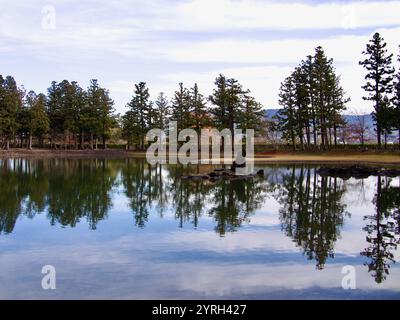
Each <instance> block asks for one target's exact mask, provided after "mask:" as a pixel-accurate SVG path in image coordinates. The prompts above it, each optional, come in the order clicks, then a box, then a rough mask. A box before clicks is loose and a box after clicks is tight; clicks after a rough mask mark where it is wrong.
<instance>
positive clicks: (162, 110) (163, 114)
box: [154, 92, 171, 132]
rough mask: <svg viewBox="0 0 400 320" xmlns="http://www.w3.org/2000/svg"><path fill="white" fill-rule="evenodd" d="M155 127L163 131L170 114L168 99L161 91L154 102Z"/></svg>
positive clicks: (165, 128)
mask: <svg viewBox="0 0 400 320" xmlns="http://www.w3.org/2000/svg"><path fill="white" fill-rule="evenodd" d="M155 105H156V108H155V124H154V125H155V127H156V128H158V129H161V130H163V131H164V132H165V131H166V130H167V128H168V121H169V118H170V116H171V107H170V105H169V101H168V99H167V97H166V96H165V94H164V93H163V92H160V94H159V95H158V97H157V100H156V102H155Z"/></svg>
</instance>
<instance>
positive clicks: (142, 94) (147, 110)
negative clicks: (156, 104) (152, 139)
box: [123, 82, 152, 150]
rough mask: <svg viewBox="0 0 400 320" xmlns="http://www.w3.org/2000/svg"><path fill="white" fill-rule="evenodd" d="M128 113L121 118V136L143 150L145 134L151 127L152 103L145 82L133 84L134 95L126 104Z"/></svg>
mask: <svg viewBox="0 0 400 320" xmlns="http://www.w3.org/2000/svg"><path fill="white" fill-rule="evenodd" d="M127 107H128V108H129V111H128V112H127V114H126V115H125V116H124V117H123V134H124V137H125V138H126V139H127V140H128V141H129V142H136V143H137V144H138V146H139V149H140V150H144V147H145V137H146V132H147V130H148V129H149V127H150V125H151V122H152V121H151V114H152V103H151V102H150V93H149V89H148V88H147V87H146V83H145V82H140V83H138V84H135V95H134V96H133V98H132V100H131V101H130V102H129V103H128V105H127Z"/></svg>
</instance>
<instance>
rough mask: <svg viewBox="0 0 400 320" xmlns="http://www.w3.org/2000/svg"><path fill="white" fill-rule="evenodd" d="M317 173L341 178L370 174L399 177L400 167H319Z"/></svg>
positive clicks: (360, 177) (364, 177)
mask: <svg viewBox="0 0 400 320" xmlns="http://www.w3.org/2000/svg"><path fill="white" fill-rule="evenodd" d="M317 172H318V174H319V175H320V176H322V177H337V178H342V179H350V178H356V179H366V178H368V177H371V176H375V177H399V176H400V169H382V168H373V167H367V166H350V167H321V168H320V169H318V171H317Z"/></svg>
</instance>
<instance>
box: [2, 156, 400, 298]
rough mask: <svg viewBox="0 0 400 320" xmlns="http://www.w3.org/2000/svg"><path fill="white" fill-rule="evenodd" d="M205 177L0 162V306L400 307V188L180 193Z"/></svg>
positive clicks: (236, 185) (293, 186) (322, 186)
mask: <svg viewBox="0 0 400 320" xmlns="http://www.w3.org/2000/svg"><path fill="white" fill-rule="evenodd" d="M210 169H211V168H210V167H182V166H177V165H175V166H172V165H171V166H168V165H163V166H160V165H159V166H150V165H148V164H147V163H146V162H144V161H143V160H138V159H120V160H106V159H84V160H72V159H50V160H26V159H13V160H0V299H323V298H326V299H343V298H344V299H365V298H367V299H389V298H390V299H392V298H395V299H398V298H400V268H399V266H398V264H396V261H399V260H400V259H399V253H400V251H399V250H398V249H397V244H398V243H399V241H400V210H399V208H400V178H386V177H371V178H368V179H363V180H361V179H359V180H356V179H348V180H342V179H339V178H329V177H321V176H319V175H318V173H317V169H318V166H315V165H308V164H295V165H294V164H293V165H292V164H290V165H289V164H286V165H284V164H282V165H258V166H256V169H264V170H265V176H264V177H257V178H254V179H252V180H246V181H240V180H238V181H217V182H211V181H184V180H182V179H181V176H182V175H184V174H188V173H191V172H195V173H196V172H197V173H198V172H202V171H204V172H206V171H209V170H210ZM46 265H50V266H54V268H55V270H56V290H43V288H42V278H43V277H44V275H43V274H42V268H43V266H46ZM349 268H350V269H349ZM346 270H353V271H354V273H353V276H354V279H353V280H354V284H355V288H353V289H350V290H345V289H344V288H343V286H342V284H343V279H344V277H345V276H346Z"/></svg>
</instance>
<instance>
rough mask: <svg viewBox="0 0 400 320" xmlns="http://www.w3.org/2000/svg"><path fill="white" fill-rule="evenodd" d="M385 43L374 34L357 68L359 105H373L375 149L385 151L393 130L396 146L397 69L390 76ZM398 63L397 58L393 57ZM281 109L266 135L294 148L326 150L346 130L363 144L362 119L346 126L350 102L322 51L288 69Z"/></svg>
mask: <svg viewBox="0 0 400 320" xmlns="http://www.w3.org/2000/svg"><path fill="white" fill-rule="evenodd" d="M386 47H387V43H386V42H385V41H384V39H383V38H382V37H381V36H380V34H379V33H375V34H374V36H373V38H372V40H370V42H369V43H368V44H367V48H366V50H365V51H363V55H365V56H366V58H365V59H364V60H363V61H360V65H361V66H363V67H364V68H365V69H366V70H367V74H366V76H365V80H366V84H365V85H364V86H362V88H363V89H364V90H365V92H366V96H365V97H364V100H366V101H371V102H372V103H373V106H374V112H373V119H374V123H375V127H376V135H377V141H378V145H379V147H380V148H381V147H382V138H384V143H385V146H386V144H387V140H388V136H389V135H390V134H391V133H392V132H393V131H394V130H397V131H398V133H399V144H400V70H399V72H398V74H397V75H396V76H395V75H394V74H395V68H394V67H393V65H392V60H393V54H388V51H387V49H386ZM399 62H400V55H399ZM279 98H280V100H279V104H280V105H281V107H282V109H281V110H280V111H279V113H278V114H277V115H276V116H275V117H274V118H275V119H274V122H273V124H272V126H271V125H270V129H271V130H276V131H279V132H281V133H282V137H283V139H284V140H286V141H287V142H288V143H290V144H292V145H293V148H294V149H296V147H297V146H300V148H301V149H302V150H304V149H313V148H315V147H318V148H322V149H328V148H331V147H332V146H337V144H338V143H339V141H340V142H342V143H344V142H345V135H346V132H347V131H348V129H349V128H351V129H353V130H354V131H355V134H356V135H358V136H359V137H360V142H361V144H364V141H365V131H366V124H365V117H360V119H359V121H357V122H358V123H356V124H352V125H349V124H347V123H346V121H345V120H344V118H343V116H342V115H343V112H344V111H345V110H347V107H346V104H347V103H348V102H350V98H349V97H347V96H346V92H345V90H344V89H343V87H342V86H341V83H340V76H338V75H337V74H336V71H335V68H334V66H333V60H332V59H329V58H328V57H327V56H326V54H325V52H324V50H323V48H322V47H317V48H316V49H315V53H314V55H309V56H308V57H307V58H306V59H305V60H303V61H302V62H301V63H300V65H299V66H298V67H296V68H295V69H294V71H293V72H292V73H291V75H290V76H288V77H287V78H286V79H285V80H284V82H283V83H281V87H280V93H279Z"/></svg>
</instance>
